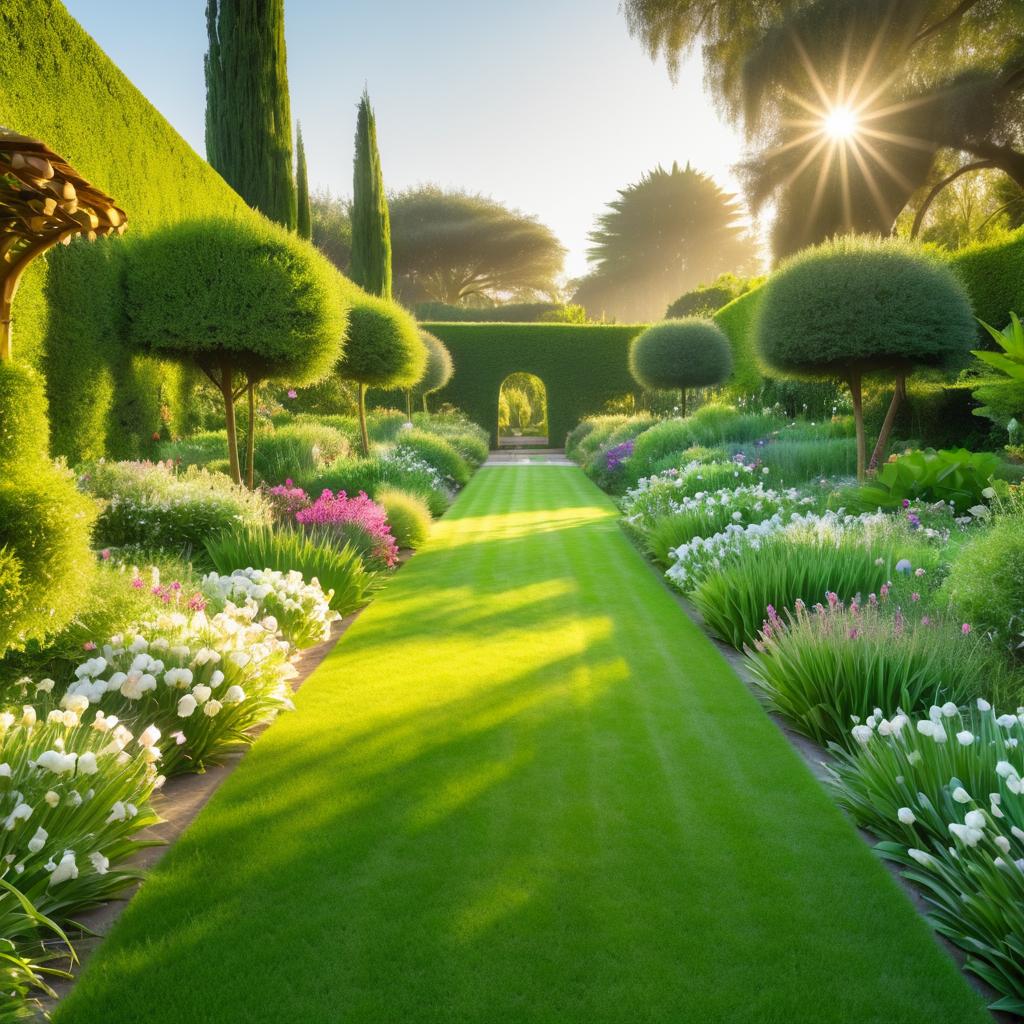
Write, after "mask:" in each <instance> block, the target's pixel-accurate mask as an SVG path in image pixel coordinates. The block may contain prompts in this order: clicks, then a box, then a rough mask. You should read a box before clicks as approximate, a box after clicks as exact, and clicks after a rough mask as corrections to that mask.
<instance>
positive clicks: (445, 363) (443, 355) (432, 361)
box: [413, 330, 455, 412]
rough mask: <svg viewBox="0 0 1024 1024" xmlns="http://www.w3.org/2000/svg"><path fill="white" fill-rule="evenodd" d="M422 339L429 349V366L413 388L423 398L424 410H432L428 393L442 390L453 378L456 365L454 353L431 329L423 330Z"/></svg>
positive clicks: (421, 332)
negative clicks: (428, 403)
mask: <svg viewBox="0 0 1024 1024" xmlns="http://www.w3.org/2000/svg"><path fill="white" fill-rule="evenodd" d="M420 341H422V342H423V347H424V348H425V349H426V350H427V368H426V369H425V370H424V371H423V376H422V377H421V378H420V380H419V383H418V384H417V385H416V387H415V388H414V389H413V390H414V391H415V392H416V394H417V395H420V396H421V397H422V399H423V411H424V412H430V410H429V409H428V408H427V395H432V394H433V393H434V392H435V391H440V390H441V388H443V387H444V386H445V385H446V384H447V383H448V381H450V380H451V379H452V376H453V375H454V373H455V367H454V366H453V365H452V354H451V352H449V351H448V346H447V345H445V343H444V342H443V341H442V340H441V339H440V338H437V337H435V336H434V335H433V334H431V333H430V332H429V331H423V330H421V331H420Z"/></svg>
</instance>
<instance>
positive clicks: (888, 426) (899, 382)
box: [868, 373, 907, 473]
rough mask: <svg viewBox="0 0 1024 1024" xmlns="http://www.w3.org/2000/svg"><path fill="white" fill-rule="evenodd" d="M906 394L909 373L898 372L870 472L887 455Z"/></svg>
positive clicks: (872, 457) (872, 455)
mask: <svg viewBox="0 0 1024 1024" xmlns="http://www.w3.org/2000/svg"><path fill="white" fill-rule="evenodd" d="M906 396H907V375H906V374H905V373H898V374H896V384H895V386H894V387H893V391H892V401H891V402H890V403H889V408H888V410H887V411H886V414H885V419H884V420H883V421H882V429H881V430H880V431H879V432H878V441H877V442H876V443H875V450H874V451H873V452H872V453H871V461H870V462H869V463H868V472H869V473H873V472H874V471H875V470H876V469H877V468H878V464H879V462H881V461H882V457H883V456H884V455H885V449H886V448H887V447H888V445H889V436H890V435H891V434H892V428H893V425H894V424H895V423H896V413H897V412H898V411H899V408H900V404H901V403H902V401H903V399H904V398H906Z"/></svg>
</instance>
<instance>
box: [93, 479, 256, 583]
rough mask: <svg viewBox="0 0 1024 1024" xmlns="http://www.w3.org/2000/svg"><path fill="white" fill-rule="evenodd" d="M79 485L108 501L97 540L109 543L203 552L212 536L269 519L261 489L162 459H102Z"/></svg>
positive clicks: (104, 501)
mask: <svg viewBox="0 0 1024 1024" xmlns="http://www.w3.org/2000/svg"><path fill="white" fill-rule="evenodd" d="M79 484H80V486H81V487H82V488H83V489H84V490H85V491H86V492H88V493H89V494H91V495H93V496H94V497H96V498H99V499H101V500H102V502H103V510H102V512H101V513H100V518H99V522H98V523H97V524H96V539H97V541H98V543H100V544H101V545H106V546H109V547H115V548H116V547H122V546H124V545H129V544H140V545H144V546H146V547H149V548H154V549H158V550H161V551H167V552H170V553H172V554H177V553H179V552H182V551H192V552H195V551H202V549H203V539H204V538H205V537H207V536H209V535H210V534H212V533H216V532H217V531H219V530H223V529H228V528H234V527H237V528H242V527H246V526H256V525H260V524H262V523H265V522H267V521H269V517H270V510H269V507H268V506H267V504H266V502H265V501H264V500H263V498H262V497H261V496H260V494H259V493H258V492H254V491H247V490H245V488H243V487H239V486H238V485H236V484H233V483H232V482H231V480H229V479H228V478H227V477H226V476H224V475H223V474H221V473H213V472H209V471H207V470H205V469H196V468H191V469H187V470H185V471H184V472H181V473H175V472H174V471H173V470H172V469H171V468H169V467H168V466H167V465H165V464H160V463H157V464H155V465H154V464H152V463H140V462H105V463H104V462H101V463H96V464H94V465H92V466H88V467H86V469H85V470H84V472H83V473H82V475H81V477H80V478H79ZM231 568H232V569H238V568H240V567H239V566H237V565H234V566H232V567H231ZM260 568H265V567H264V566H260ZM229 571H230V570H229Z"/></svg>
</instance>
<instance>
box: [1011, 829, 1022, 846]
mask: <svg viewBox="0 0 1024 1024" xmlns="http://www.w3.org/2000/svg"><path fill="white" fill-rule="evenodd" d="M1010 831H1011V832H1012V833H1013V837H1014V839H1019V840H1020V841H1021V842H1022V843H1024V829H1022V828H1017V826H1016V825H1011V826H1010Z"/></svg>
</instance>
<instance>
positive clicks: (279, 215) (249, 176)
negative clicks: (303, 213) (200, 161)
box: [204, 0, 296, 230]
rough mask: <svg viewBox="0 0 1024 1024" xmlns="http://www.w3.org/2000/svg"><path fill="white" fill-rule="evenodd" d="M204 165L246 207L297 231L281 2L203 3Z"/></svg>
mask: <svg viewBox="0 0 1024 1024" xmlns="http://www.w3.org/2000/svg"><path fill="white" fill-rule="evenodd" d="M206 30H207V35H208V37H209V49H208V50H207V53H206V57H205V59H204V69H205V73H206V158H207V160H209V161H210V164H211V165H212V166H213V167H214V168H215V169H216V170H217V171H219V172H220V174H221V175H222V176H223V178H224V180H225V181H226V182H227V183H228V184H229V185H230V186H231V187H232V188H233V189H234V190H235V191H236V192H237V193H238V194H239V195H240V196H241V197H242V198H243V199H244V200H245V201H246V202H247V203H248V204H249V205H250V206H252V207H255V208H256V209H257V210H259V211H260V212H262V213H264V214H266V216H268V217H269V218H270V219H271V220H275V221H277V223H278V224H282V225H283V226H284V227H287V228H291V229H293V230H294V228H295V217H296V211H295V179H294V177H293V175H292V115H291V105H290V102H289V98H288V66H287V54H286V51H285V42H284V0H207V3H206Z"/></svg>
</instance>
